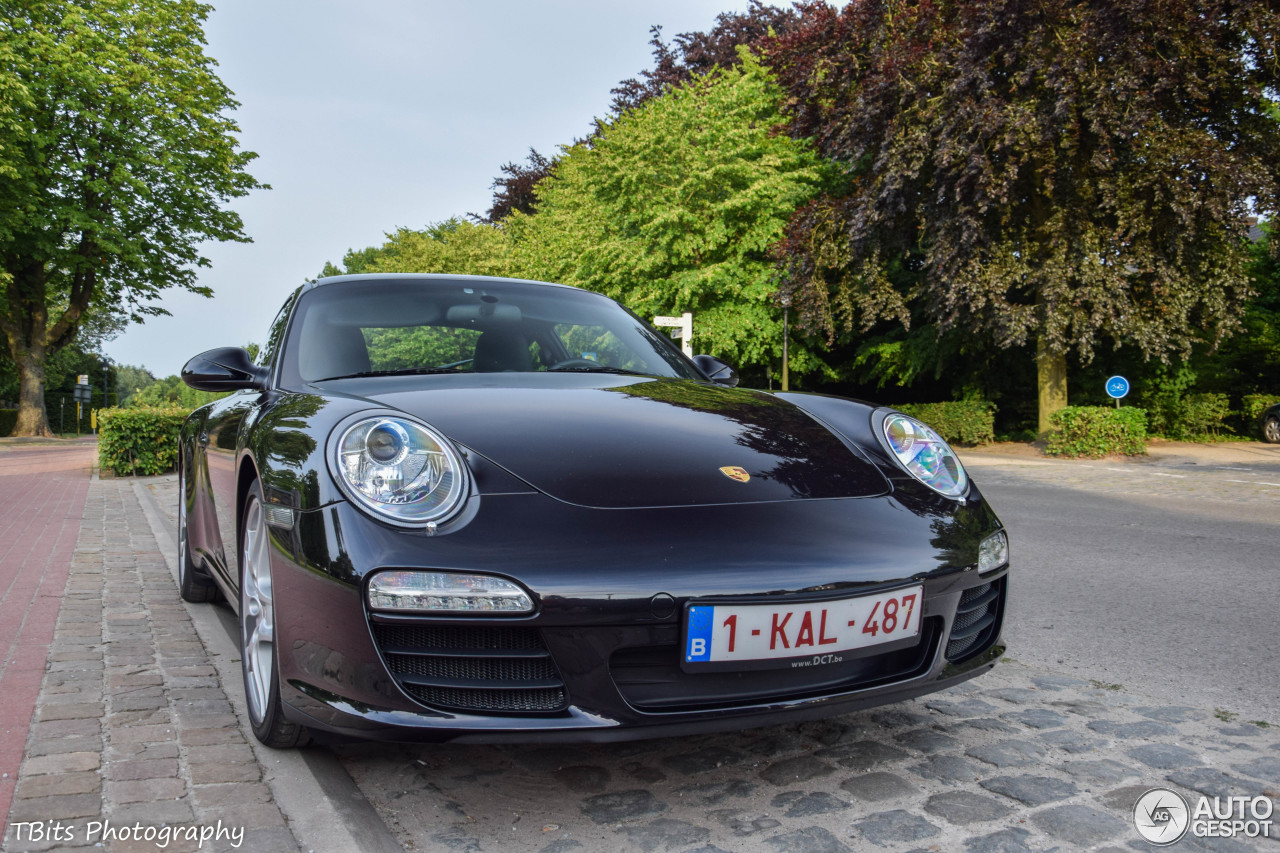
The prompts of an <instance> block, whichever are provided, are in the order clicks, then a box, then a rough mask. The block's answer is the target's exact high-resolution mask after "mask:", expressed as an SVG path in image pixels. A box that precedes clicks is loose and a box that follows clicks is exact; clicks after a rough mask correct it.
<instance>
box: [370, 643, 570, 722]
mask: <svg viewBox="0 0 1280 853" xmlns="http://www.w3.org/2000/svg"><path fill="white" fill-rule="evenodd" d="M373 636H374V639H375V640H376V641H377V643H378V648H379V649H380V650H381V652H382V656H383V659H384V660H385V661H386V663H387V669H389V670H390V671H391V675H392V676H393V677H394V678H395V679H396V682H397V683H398V684H399V685H400V686H401V687H402V688H403V689H404V691H405V692H406V693H408V694H409V695H410V696H412V697H413V698H414V699H416V700H418V701H419V702H422V703H423V704H424V705H430V706H432V707H433V708H441V709H445V710H451V711H465V712H469V713H487V714H519V713H545V712H549V711H560V710H563V709H564V708H565V707H566V705H567V694H566V692H565V689H564V682H563V681H562V680H561V678H560V674H559V672H558V671H557V670H556V666H555V664H554V663H553V662H552V660H551V655H550V653H549V652H548V651H547V648H546V646H545V645H543V642H542V637H541V636H540V635H539V634H538V631H537V629H536V628H482V627H467V626H463V627H453V626H448V627H443V626H429V627H427V626H416V625H387V624H383V623H374V624H373Z"/></svg>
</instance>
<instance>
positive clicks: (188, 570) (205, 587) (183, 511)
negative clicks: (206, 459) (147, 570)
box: [178, 466, 218, 604]
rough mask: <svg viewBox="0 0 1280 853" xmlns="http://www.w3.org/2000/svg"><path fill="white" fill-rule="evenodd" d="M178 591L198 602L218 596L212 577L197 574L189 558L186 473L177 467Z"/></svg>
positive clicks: (189, 599) (193, 563)
mask: <svg viewBox="0 0 1280 853" xmlns="http://www.w3.org/2000/svg"><path fill="white" fill-rule="evenodd" d="M178 593H179V594H180V595H181V596H182V600H183V601H190V602H192V603H195V604H199V603H201V602H205V601H213V600H214V599H216V598H217V597H218V587H217V585H216V584H215V583H214V582H213V580H212V579H210V578H207V577H204V576H202V575H201V574H199V572H198V571H197V570H196V564H195V561H194V560H192V559H191V542H190V540H189V539H188V538H187V475H186V472H185V471H184V470H183V468H182V467H181V466H179V467H178Z"/></svg>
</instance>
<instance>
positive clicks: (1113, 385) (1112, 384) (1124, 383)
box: [1107, 376, 1129, 400]
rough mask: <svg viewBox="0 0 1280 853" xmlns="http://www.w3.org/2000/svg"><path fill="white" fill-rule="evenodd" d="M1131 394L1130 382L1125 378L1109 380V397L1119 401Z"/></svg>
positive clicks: (1115, 377)
mask: <svg viewBox="0 0 1280 853" xmlns="http://www.w3.org/2000/svg"><path fill="white" fill-rule="evenodd" d="M1128 393H1129V380H1128V379H1125V378H1124V377H1123V376H1112V377H1111V378H1110V379H1108V380H1107V395H1108V396H1111V397H1114V398H1115V399H1117V400H1119V399H1120V398H1121V397H1124V396H1125V395H1126V394H1128Z"/></svg>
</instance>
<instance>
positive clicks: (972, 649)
mask: <svg viewBox="0 0 1280 853" xmlns="http://www.w3.org/2000/svg"><path fill="white" fill-rule="evenodd" d="M1003 591H1004V579H1003V578H1001V579H1000V580H997V581H992V582H991V583H984V584H982V585H981V586H975V587H973V588H972V589H966V590H965V591H964V593H963V594H962V595H961V596H960V606H959V607H957V608H956V618H955V621H953V622H952V623H951V635H950V636H949V637H948V638H947V660H949V661H951V662H952V663H956V662H957V661H960V660H963V659H964V658H966V657H968V656H969V655H970V654H974V653H977V652H980V651H982V650H983V649H985V648H986V647H987V646H988V645H990V644H991V641H992V640H993V639H995V633H996V629H997V628H998V627H999V624H1000V606H1001V604H1002V603H1003V599H1004V596H1003V594H1002V593H1003Z"/></svg>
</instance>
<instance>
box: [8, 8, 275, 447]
mask: <svg viewBox="0 0 1280 853" xmlns="http://www.w3.org/2000/svg"><path fill="white" fill-rule="evenodd" d="M209 8H210V7H208V6H206V5H203V4H200V3H196V2H192V0H0V175H2V176H3V180H2V181H0V286H3V291H4V295H3V298H2V299H0V329H2V330H3V331H4V333H5V336H6V338H7V340H8V344H9V349H10V353H11V356H12V358H13V361H14V363H15V364H16V366H17V368H18V371H19V373H20V375H21V386H22V387H21V399H20V404H21V413H20V415H19V424H18V431H19V432H20V433H23V434H38V433H44V432H47V429H48V426H47V423H46V418H45V413H44V405H43V399H42V393H43V381H44V377H43V365H44V363H45V361H46V360H47V359H48V357H49V356H50V354H52V353H53V352H55V351H56V350H58V349H59V348H61V347H64V346H66V345H67V344H68V343H69V342H71V341H72V340H73V339H74V338H75V337H76V334H77V331H78V330H79V329H80V327H81V326H82V324H83V322H84V320H85V317H86V315H87V313H89V312H91V311H93V310H94V308H95V306H108V305H109V306H117V307H119V308H120V309H121V310H123V311H124V312H125V314H126V316H127V317H128V319H130V320H132V321H135V322H141V321H142V320H143V319H144V318H145V317H147V316H151V315H156V314H164V313H167V312H166V311H165V310H164V308H163V307H161V306H160V305H158V304H156V302H155V300H156V299H157V298H158V297H159V296H160V294H161V292H162V291H164V290H165V289H167V288H172V287H179V288H183V289H186V290H190V291H193V292H196V293H201V294H204V295H208V294H209V291H208V289H207V288H204V287H201V286H199V285H198V284H197V283H196V271H197V268H198V267H201V266H207V265H208V261H207V260H206V259H205V258H203V257H201V255H200V253H199V249H198V247H199V245H200V243H202V242H204V241H206V240H237V241H246V240H247V239H248V238H247V237H246V236H245V235H244V232H243V228H242V224H241V221H240V218H239V216H238V215H236V214H235V213H234V212H233V211H231V210H228V209H227V208H226V207H225V206H224V205H225V203H226V202H227V201H229V200H231V199H234V198H237V197H239V196H243V195H245V194H247V193H248V192H250V191H251V190H253V189H255V188H259V187H261V186H262V185H261V184H259V183H258V182H257V181H255V180H254V179H253V177H251V176H250V175H249V174H248V172H247V171H246V167H247V166H248V164H249V162H250V161H251V160H252V159H253V158H254V156H255V155H253V154H252V153H250V152H245V151H240V150H238V148H237V144H236V140H235V134H236V133H237V132H238V128H237V127H236V124H235V122H234V121H232V119H231V118H229V117H228V114H229V113H230V111H232V110H233V109H234V108H235V107H236V106H237V104H236V102H235V100H234V99H233V98H232V95H231V92H230V91H229V90H228V89H227V88H226V86H224V85H223V84H222V82H221V81H220V80H219V79H218V77H217V76H216V74H215V73H214V67H215V63H214V61H213V60H212V59H211V58H210V57H208V56H206V55H205V53H204V35H203V30H202V26H203V22H204V19H205V17H206V15H207V14H208V12H209Z"/></svg>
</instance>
